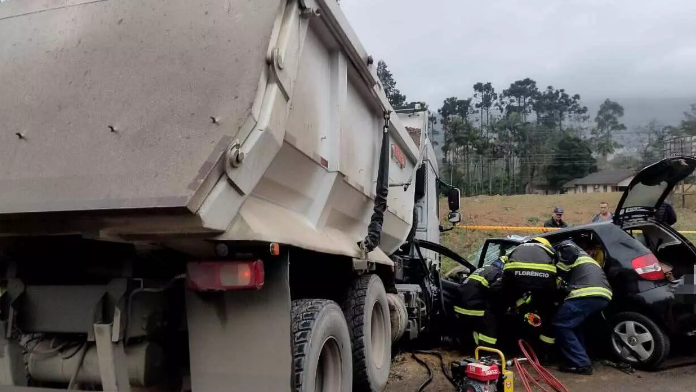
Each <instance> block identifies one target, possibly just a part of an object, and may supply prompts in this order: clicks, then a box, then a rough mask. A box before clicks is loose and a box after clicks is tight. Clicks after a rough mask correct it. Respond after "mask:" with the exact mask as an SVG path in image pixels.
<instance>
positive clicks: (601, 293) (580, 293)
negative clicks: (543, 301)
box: [566, 287, 612, 301]
mask: <svg viewBox="0 0 696 392" xmlns="http://www.w3.org/2000/svg"><path fill="white" fill-rule="evenodd" d="M584 297H604V298H607V299H608V300H610V301H611V298H612V292H611V290H609V289H605V288H604V287H583V288H581V289H575V290H572V291H571V292H570V294H568V296H567V297H566V299H573V298H584Z"/></svg>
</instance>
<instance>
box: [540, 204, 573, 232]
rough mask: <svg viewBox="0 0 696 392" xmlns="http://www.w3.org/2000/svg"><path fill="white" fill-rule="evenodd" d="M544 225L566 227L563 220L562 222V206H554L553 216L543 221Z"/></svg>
mask: <svg viewBox="0 0 696 392" xmlns="http://www.w3.org/2000/svg"><path fill="white" fill-rule="evenodd" d="M544 227H558V228H564V227H568V225H567V224H566V223H565V222H563V208H562V207H554V209H553V216H552V217H551V219H549V220H547V221H546V222H544Z"/></svg>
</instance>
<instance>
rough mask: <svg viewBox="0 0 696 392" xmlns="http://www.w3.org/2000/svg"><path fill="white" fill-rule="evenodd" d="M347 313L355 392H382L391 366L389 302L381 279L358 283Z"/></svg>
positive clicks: (365, 278) (367, 277)
mask: <svg viewBox="0 0 696 392" xmlns="http://www.w3.org/2000/svg"><path fill="white" fill-rule="evenodd" d="M343 312H344V313H345V315H346V320H347V321H348V329H349V330H350V335H351V341H352V342H353V391H354V392H379V391H382V390H383V389H384V388H385V387H386V386H387V381H388V379H389V366H390V365H391V322H390V316H389V302H388V300H387V292H386V291H385V289H384V284H383V283H382V280H381V279H380V278H379V277H378V276H377V275H363V276H361V277H360V278H358V279H356V280H355V281H354V282H353V286H352V288H351V289H350V291H349V292H348V297H347V299H346V301H345V303H344V305H343Z"/></svg>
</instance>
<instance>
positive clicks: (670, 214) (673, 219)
mask: <svg viewBox="0 0 696 392" xmlns="http://www.w3.org/2000/svg"><path fill="white" fill-rule="evenodd" d="M655 219H657V220H658V221H659V222H662V223H666V224H668V225H670V226H672V225H674V224H675V223H677V213H676V212H674V208H673V207H672V205H671V204H669V203H667V201H663V202H662V204H660V206H659V207H657V211H655Z"/></svg>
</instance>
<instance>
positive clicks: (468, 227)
mask: <svg viewBox="0 0 696 392" xmlns="http://www.w3.org/2000/svg"><path fill="white" fill-rule="evenodd" d="M455 227H456V228H457V229H459V230H481V231H524V232H530V231H533V232H539V233H548V232H550V231H554V230H558V228H557V227H538V226H482V225H464V226H455ZM678 231H679V233H681V234H696V230H678Z"/></svg>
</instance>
